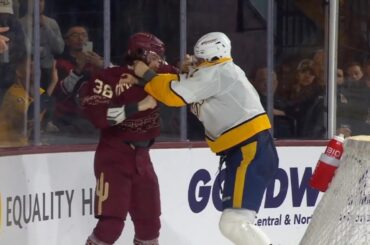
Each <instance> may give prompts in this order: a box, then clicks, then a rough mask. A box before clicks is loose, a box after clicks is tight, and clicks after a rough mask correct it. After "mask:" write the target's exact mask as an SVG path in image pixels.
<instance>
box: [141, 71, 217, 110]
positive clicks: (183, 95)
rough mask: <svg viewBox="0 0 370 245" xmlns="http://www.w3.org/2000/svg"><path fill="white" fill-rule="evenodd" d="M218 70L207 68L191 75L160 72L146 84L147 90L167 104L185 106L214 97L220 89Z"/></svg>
mask: <svg viewBox="0 0 370 245" xmlns="http://www.w3.org/2000/svg"><path fill="white" fill-rule="evenodd" d="M219 80H220V79H219V78H218V74H217V71H215V70H214V69H213V70H210V69H205V70H204V71H200V70H199V71H197V70H196V71H195V72H193V73H192V75H191V76H188V77H186V76H185V75H174V74H159V75H157V76H156V77H154V78H153V79H152V80H151V81H150V82H149V83H147V84H146V86H145V91H147V92H148V93H149V94H150V95H152V96H153V97H154V98H156V99H157V100H159V101H161V102H162V103H164V104H166V105H167V106H174V107H176V106H183V105H185V104H190V103H193V102H197V101H200V100H204V99H207V98H210V97H212V96H213V95H215V94H217V93H218V92H219V91H220V85H219Z"/></svg>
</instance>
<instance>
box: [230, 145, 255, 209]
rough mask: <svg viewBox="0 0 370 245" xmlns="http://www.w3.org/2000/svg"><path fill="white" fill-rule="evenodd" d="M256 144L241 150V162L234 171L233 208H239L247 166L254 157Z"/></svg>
mask: <svg viewBox="0 0 370 245" xmlns="http://www.w3.org/2000/svg"><path fill="white" fill-rule="evenodd" d="M256 151H257V142H256V141H255V142H252V143H250V144H248V145H245V146H243V147H242V148H241V152H242V157H243V158H242V162H241V163H240V165H239V167H238V169H237V170H236V177H235V183H234V196H233V208H241V207H242V202H243V194H244V183H245V179H246V176H247V170H248V166H249V165H250V163H251V162H252V160H253V159H254V157H255V156H256Z"/></svg>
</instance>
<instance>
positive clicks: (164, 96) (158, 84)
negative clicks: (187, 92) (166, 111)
mask: <svg viewBox="0 0 370 245" xmlns="http://www.w3.org/2000/svg"><path fill="white" fill-rule="evenodd" d="M172 80H179V77H178V75H176V74H158V75H157V76H155V77H154V78H153V79H152V80H150V82H148V83H147V84H146V85H145V87H144V89H145V91H146V92H147V93H148V94H150V95H151V96H153V97H154V98H156V99H157V100H159V101H161V102H162V103H164V104H165V105H167V106H177V107H180V106H184V105H186V102H185V100H184V99H183V98H182V97H181V96H180V95H178V94H177V93H175V92H174V91H173V90H172V89H171V81H172Z"/></svg>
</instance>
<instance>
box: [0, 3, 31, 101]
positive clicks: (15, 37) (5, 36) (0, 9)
mask: <svg viewBox="0 0 370 245" xmlns="http://www.w3.org/2000/svg"><path fill="white" fill-rule="evenodd" d="M13 13H14V12H13V2H12V1H11V0H7V1H0V27H1V28H2V34H1V35H2V38H1V43H2V46H3V51H2V53H1V54H0V78H1V80H0V103H1V100H2V97H3V96H4V93H5V92H6V91H7V90H8V89H9V87H10V86H11V85H12V84H13V83H14V81H15V79H16V78H15V70H16V66H17V64H18V62H20V60H21V59H22V57H21V56H20V54H22V53H24V52H25V49H26V46H25V39H24V33H23V30H22V26H21V24H20V23H19V20H18V19H17V18H16V17H15V16H14V14H13ZM6 40H7V41H6ZM4 41H5V42H4ZM4 44H5V45H4Z"/></svg>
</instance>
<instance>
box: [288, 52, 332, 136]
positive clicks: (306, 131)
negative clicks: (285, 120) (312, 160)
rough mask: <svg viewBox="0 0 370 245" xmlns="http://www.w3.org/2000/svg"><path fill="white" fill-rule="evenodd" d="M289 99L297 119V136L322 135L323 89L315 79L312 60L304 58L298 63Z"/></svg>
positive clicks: (323, 128) (323, 125)
mask: <svg viewBox="0 0 370 245" xmlns="http://www.w3.org/2000/svg"><path fill="white" fill-rule="evenodd" d="M289 99H290V103H292V106H293V109H292V113H293V115H294V117H295V118H296V120H297V135H298V137H301V138H321V137H324V134H325V124H324V107H323V105H324V97H323V89H322V86H321V85H320V84H319V83H318V81H317V80H316V75H315V71H314V69H313V61H312V60H310V59H304V60H302V61H301V62H300V63H299V64H298V67H297V77H296V83H295V84H294V85H293V90H292V93H291V94H290V97H289Z"/></svg>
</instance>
